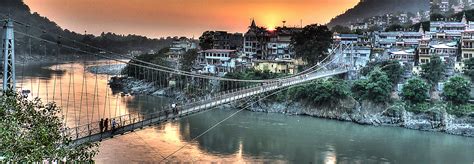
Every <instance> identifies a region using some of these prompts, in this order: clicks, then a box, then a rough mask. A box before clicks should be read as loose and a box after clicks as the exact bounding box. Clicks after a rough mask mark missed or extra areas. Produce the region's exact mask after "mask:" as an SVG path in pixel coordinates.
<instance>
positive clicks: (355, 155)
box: [97, 110, 474, 163]
mask: <svg viewBox="0 0 474 164" xmlns="http://www.w3.org/2000/svg"><path fill="white" fill-rule="evenodd" d="M231 112H234V111H226V110H214V111H209V112H206V113H202V114H199V115H194V116H190V117H188V118H184V119H181V120H179V121H175V122H172V123H166V124H164V125H159V126H156V127H153V128H149V129H145V130H142V131H137V132H134V133H133V134H127V135H124V136H120V137H117V138H114V139H113V140H107V141H104V142H103V145H102V146H101V151H102V152H101V153H100V154H99V155H98V157H97V160H98V161H97V162H99V163H102V162H107V163H112V162H114V161H116V160H123V161H128V160H142V161H159V160H161V159H162V157H160V156H158V157H157V156H153V157H151V156H147V155H144V154H146V153H147V152H150V151H157V152H159V153H160V154H161V155H163V156H166V155H169V154H171V153H173V152H174V151H176V150H178V149H180V148H181V147H182V146H184V145H186V146H185V147H184V148H183V149H182V150H180V151H178V152H177V153H176V154H174V155H172V156H171V158H170V159H171V160H172V161H182V162H192V161H198V162H230V161H232V162H236V161H237V162H239V163H240V162H272V163H280V162H281V163H288V162H291V163H470V162H472V161H474V156H473V154H474V150H473V149H472V148H473V147H474V139H473V138H467V137H460V136H452V135H446V134H441V133H431V132H420V131H414V130H407V129H403V128H392V127H371V126H361V125H356V124H353V123H348V122H339V121H332V120H324V119H316V118H311V117H299V116H285V115H280V114H265V113H253V112H247V111H244V112H241V113H239V114H237V115H236V116H234V117H233V118H232V119H229V120H228V121H226V122H224V123H223V124H221V125H220V126H217V127H216V128H215V129H213V130H211V131H209V132H208V133H206V134H205V135H203V136H202V137H200V138H198V139H197V140H196V141H191V139H192V138H194V137H196V136H198V135H200V134H201V133H202V132H204V131H205V130H206V129H207V128H209V127H211V126H213V125H214V124H215V123H216V122H218V121H220V120H221V119H223V118H225V117H226V116H228V115H230V114H231ZM138 142H141V144H138V145H140V146H138V147H139V149H127V150H119V149H116V148H117V147H120V145H122V144H131V143H133V144H137V143H138ZM452 150H456V151H452ZM111 151H113V152H119V153H120V154H122V153H123V154H126V153H129V154H140V155H139V156H137V157H133V156H128V157H130V158H122V157H117V156H109V155H110V154H108V153H109V152H111ZM116 158H118V159H116Z"/></svg>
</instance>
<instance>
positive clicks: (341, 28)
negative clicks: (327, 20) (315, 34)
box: [331, 25, 352, 34]
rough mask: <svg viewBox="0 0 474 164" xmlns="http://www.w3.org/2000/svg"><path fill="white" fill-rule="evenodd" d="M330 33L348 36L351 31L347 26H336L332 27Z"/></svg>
mask: <svg viewBox="0 0 474 164" xmlns="http://www.w3.org/2000/svg"><path fill="white" fill-rule="evenodd" d="M331 31H332V32H335V33H336V32H337V33H340V34H348V33H351V32H352V31H351V29H350V28H349V27H347V26H341V25H336V26H334V27H333V28H331Z"/></svg>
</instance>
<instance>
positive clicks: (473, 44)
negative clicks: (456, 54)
mask: <svg viewBox="0 0 474 164" xmlns="http://www.w3.org/2000/svg"><path fill="white" fill-rule="evenodd" d="M473 55H474V30H466V31H464V32H462V37H461V61H464V60H467V59H470V58H472V57H473Z"/></svg>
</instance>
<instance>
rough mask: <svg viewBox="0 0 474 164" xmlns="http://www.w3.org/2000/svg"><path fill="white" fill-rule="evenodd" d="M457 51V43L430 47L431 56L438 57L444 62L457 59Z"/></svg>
mask: <svg viewBox="0 0 474 164" xmlns="http://www.w3.org/2000/svg"><path fill="white" fill-rule="evenodd" d="M457 50H458V48H457V43H455V42H451V43H443V44H434V45H430V55H431V56H432V55H438V56H439V57H440V58H441V60H442V61H448V60H449V59H448V58H450V57H456V55H457ZM428 62H429V59H428Z"/></svg>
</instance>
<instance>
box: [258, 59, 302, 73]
mask: <svg viewBox="0 0 474 164" xmlns="http://www.w3.org/2000/svg"><path fill="white" fill-rule="evenodd" d="M253 64H254V66H253V68H254V69H255V70H260V71H270V72H272V73H285V74H295V73H296V71H297V66H296V64H295V62H294V61H293V60H255V61H254V62H253Z"/></svg>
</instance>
